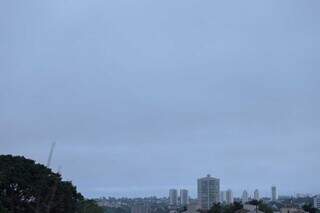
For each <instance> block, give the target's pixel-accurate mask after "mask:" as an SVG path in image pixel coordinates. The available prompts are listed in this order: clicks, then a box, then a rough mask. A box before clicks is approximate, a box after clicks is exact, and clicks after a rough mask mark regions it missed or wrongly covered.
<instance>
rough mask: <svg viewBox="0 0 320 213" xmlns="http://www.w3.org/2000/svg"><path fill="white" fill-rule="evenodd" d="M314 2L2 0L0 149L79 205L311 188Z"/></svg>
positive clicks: (316, 87) (315, 109)
mask: <svg viewBox="0 0 320 213" xmlns="http://www.w3.org/2000/svg"><path fill="white" fill-rule="evenodd" d="M319 10H320V1H318V0H309V1H300V0H296V1H294V0H282V1H279V0H262V1H255V0H251V1H249V0H244V1H238V0H234V1H212V0H201V1H199V0H161V1H154V0H116V1H109V0H90V1H89V0H55V1H49V0H28V1H25V0H2V1H0V154H14V155H24V156H26V157H28V158H32V159H35V160H36V161H38V162H40V163H46V161H47V158H48V153H49V149H50V146H51V143H52V142H53V141H56V143H57V145H56V149H55V152H54V156H53V162H52V165H51V166H52V168H53V169H54V170H55V171H56V170H57V168H58V167H59V166H61V172H62V174H63V176H64V178H65V179H66V180H72V181H73V183H74V184H76V185H77V187H78V189H79V191H81V192H82V193H83V194H84V195H85V196H88V197H98V196H131V197H133V196H149V195H157V196H165V195H167V194H168V189H169V188H171V187H176V188H182V187H185V188H187V189H189V190H190V191H191V195H192V196H194V195H195V192H196V179H197V178H198V177H201V176H205V175H206V174H208V173H210V174H212V175H213V176H216V177H219V178H220V179H221V188H222V189H228V188H231V189H233V190H234V191H235V193H236V195H239V194H240V193H241V192H242V190H244V189H246V190H248V191H249V192H252V191H253V190H254V189H255V188H258V189H260V191H261V192H262V194H263V195H269V194H270V186H271V185H276V186H277V187H278V189H279V194H293V193H295V192H310V193H319V192H320V182H319V175H320V163H319V162H320V27H319V21H320V13H319Z"/></svg>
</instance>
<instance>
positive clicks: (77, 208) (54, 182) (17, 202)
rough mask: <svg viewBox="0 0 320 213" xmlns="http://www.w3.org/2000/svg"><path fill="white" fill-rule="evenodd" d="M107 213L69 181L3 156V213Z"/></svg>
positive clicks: (0, 211) (31, 163)
mask: <svg viewBox="0 0 320 213" xmlns="http://www.w3.org/2000/svg"><path fill="white" fill-rule="evenodd" d="M21 212H23V213H103V212H104V210H103V209H102V208H100V207H99V206H97V205H96V203H95V202H94V201H93V200H87V199H85V198H84V197H83V196H82V195H81V194H80V193H79V192H77V190H76V187H75V186H74V185H73V184H72V183H71V182H69V181H63V180H62V178H61V175H60V174H58V173H54V172H52V170H51V169H49V168H47V167H45V166H43V165H41V164H37V163H35V162H34V161H33V160H30V159H26V158H24V157H21V156H12V155H0V213H21Z"/></svg>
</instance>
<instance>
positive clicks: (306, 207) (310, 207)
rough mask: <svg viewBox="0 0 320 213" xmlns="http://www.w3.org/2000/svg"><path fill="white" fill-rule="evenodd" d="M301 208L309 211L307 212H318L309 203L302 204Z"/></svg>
mask: <svg viewBox="0 0 320 213" xmlns="http://www.w3.org/2000/svg"><path fill="white" fill-rule="evenodd" d="M302 209H303V210H305V211H306V212H309V213H317V212H318V210H317V209H316V208H314V207H313V205H312V204H311V203H307V204H304V205H303V206H302Z"/></svg>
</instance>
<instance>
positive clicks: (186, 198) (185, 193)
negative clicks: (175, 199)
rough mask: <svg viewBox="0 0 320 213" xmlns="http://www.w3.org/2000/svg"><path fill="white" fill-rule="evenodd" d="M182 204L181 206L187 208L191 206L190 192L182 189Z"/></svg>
mask: <svg viewBox="0 0 320 213" xmlns="http://www.w3.org/2000/svg"><path fill="white" fill-rule="evenodd" d="M180 204H181V206H187V205H188V204H189V196H188V190H186V189H180Z"/></svg>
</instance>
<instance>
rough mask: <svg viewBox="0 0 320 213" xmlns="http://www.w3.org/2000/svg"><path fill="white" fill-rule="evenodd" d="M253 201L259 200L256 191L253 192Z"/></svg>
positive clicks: (257, 191)
mask: <svg viewBox="0 0 320 213" xmlns="http://www.w3.org/2000/svg"><path fill="white" fill-rule="evenodd" d="M253 199H255V200H260V196H259V190H258V189H256V190H254V193H253Z"/></svg>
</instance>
